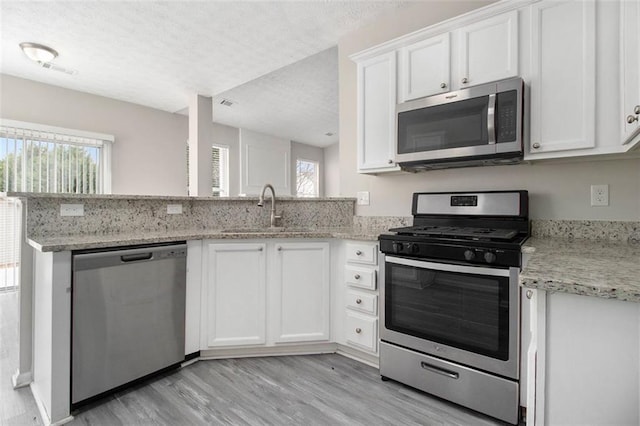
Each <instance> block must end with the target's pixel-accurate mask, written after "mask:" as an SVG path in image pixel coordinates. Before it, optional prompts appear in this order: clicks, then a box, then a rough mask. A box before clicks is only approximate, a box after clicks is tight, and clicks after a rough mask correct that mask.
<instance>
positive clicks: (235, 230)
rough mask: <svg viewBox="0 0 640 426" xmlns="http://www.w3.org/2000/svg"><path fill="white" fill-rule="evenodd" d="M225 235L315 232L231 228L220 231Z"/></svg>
mask: <svg viewBox="0 0 640 426" xmlns="http://www.w3.org/2000/svg"><path fill="white" fill-rule="evenodd" d="M220 232H221V233H223V234H270V233H274V232H278V233H280V232H313V230H312V229H310V228H286V227H281V226H278V227H269V228H230V229H223V230H221V231H220Z"/></svg>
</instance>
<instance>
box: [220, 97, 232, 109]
mask: <svg viewBox="0 0 640 426" xmlns="http://www.w3.org/2000/svg"><path fill="white" fill-rule="evenodd" d="M220 105H224V106H228V107H230V106H231V105H233V102H231V101H230V100H229V99H223V100H221V101H220Z"/></svg>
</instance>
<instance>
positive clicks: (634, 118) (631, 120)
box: [627, 115, 638, 124]
mask: <svg viewBox="0 0 640 426" xmlns="http://www.w3.org/2000/svg"><path fill="white" fill-rule="evenodd" d="M634 121H638V116H637V115H636V116H633V115H627V123H629V124H633V122H634Z"/></svg>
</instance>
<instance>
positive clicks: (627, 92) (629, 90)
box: [620, 0, 640, 144]
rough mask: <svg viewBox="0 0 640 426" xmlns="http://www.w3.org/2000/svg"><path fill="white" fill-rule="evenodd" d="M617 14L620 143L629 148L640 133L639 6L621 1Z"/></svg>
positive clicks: (630, 1) (634, 2)
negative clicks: (620, 95) (619, 56)
mask: <svg viewBox="0 0 640 426" xmlns="http://www.w3.org/2000/svg"><path fill="white" fill-rule="evenodd" d="M620 13H621V14H620V19H621V24H622V25H621V35H620V37H621V43H622V50H621V52H622V61H621V81H622V117H621V119H622V125H623V129H622V141H623V143H625V144H629V143H631V142H632V141H633V142H634V143H637V142H638V140H637V139H636V137H637V136H638V134H639V133H640V3H638V1H633V0H623V1H622V2H621V5H620ZM634 139H635V141H634Z"/></svg>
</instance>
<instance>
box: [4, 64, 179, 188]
mask: <svg viewBox="0 0 640 426" xmlns="http://www.w3.org/2000/svg"><path fill="white" fill-rule="evenodd" d="M0 88H1V89H2V90H0V117H2V118H6V119H12V120H20V121H28V122H32V123H38V124H47V125H51V126H59V127H66V128H71V129H78V130H86V131H91V132H99V133H107V134H111V135H114V136H115V143H114V145H113V152H112V183H111V188H112V192H113V193H114V194H147V195H186V194H187V164H186V144H187V137H188V117H187V116H184V115H178V114H171V113H168V112H164V111H160V110H157V109H152V108H148V107H144V106H141V105H136V104H132V103H129V102H122V101H118V100H115V99H110V98H105V97H102V96H96V95H92V94H89V93H83V92H77V91H75V90H69V89H63V88H61V87H56V86H51V85H48V84H43V83H38V82H35V81H31V80H25V79H21V78H17V77H13V76H9V75H4V74H0Z"/></svg>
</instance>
